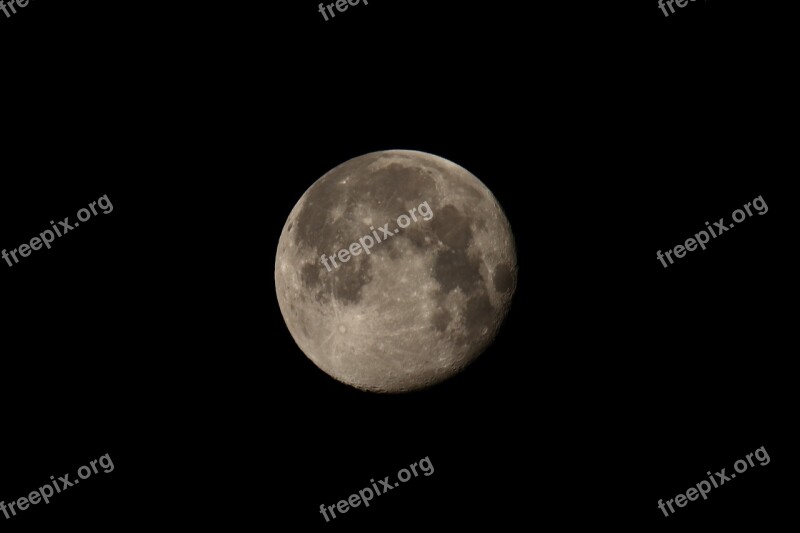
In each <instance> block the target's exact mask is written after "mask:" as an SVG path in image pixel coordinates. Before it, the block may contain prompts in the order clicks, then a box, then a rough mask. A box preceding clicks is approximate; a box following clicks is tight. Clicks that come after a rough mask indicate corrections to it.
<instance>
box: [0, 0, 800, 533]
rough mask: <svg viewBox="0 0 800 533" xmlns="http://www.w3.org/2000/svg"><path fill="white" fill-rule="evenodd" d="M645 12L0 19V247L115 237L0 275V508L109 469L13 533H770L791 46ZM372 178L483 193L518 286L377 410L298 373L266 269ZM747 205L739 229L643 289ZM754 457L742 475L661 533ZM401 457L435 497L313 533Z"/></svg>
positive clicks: (783, 301)
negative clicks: (346, 177)
mask: <svg viewBox="0 0 800 533" xmlns="http://www.w3.org/2000/svg"><path fill="white" fill-rule="evenodd" d="M639 4H640V5H637V6H635V7H633V8H631V9H633V10H632V11H627V10H626V9H624V8H622V7H621V6H617V5H610V4H609V5H605V4H598V3H594V4H592V5H591V6H582V5H581V6H579V5H577V4H575V5H573V4H570V5H566V4H565V5H558V4H555V3H551V4H547V3H545V4H541V5H538V4H537V5H535V6H529V7H520V6H510V5H506V4H499V5H496V6H494V5H490V4H487V3H475V4H468V3H464V2H453V1H443V2H436V3H433V4H432V3H431V2H421V1H418V2H399V1H398V0H385V1H381V0H373V1H372V2H370V5H368V6H363V5H358V6H355V7H352V8H350V9H349V10H348V11H347V12H345V13H344V14H340V15H339V16H337V17H336V18H335V19H334V20H331V21H328V22H325V21H323V19H322V17H321V15H320V14H319V13H318V12H317V11H316V4H315V3H314V2H292V3H291V4H274V3H270V4H269V5H263V6H242V5H236V6H232V5H231V6H227V5H225V6H223V5H220V4H218V3H217V4H203V3H192V4H191V5H190V4H188V3H187V4H185V5H181V4H180V3H178V4H172V5H170V6H169V7H166V6H162V5H156V4H125V5H124V7H123V6H122V5H120V6H116V5H115V6H111V5H110V4H108V3H100V2H80V3H77V2H75V3H71V2H53V1H48V0H32V3H31V4H30V5H29V6H28V7H26V8H23V9H21V10H20V13H18V14H17V15H14V17H13V18H11V19H8V20H6V19H5V18H4V15H2V14H0V42H1V43H2V45H3V47H2V49H3V50H4V52H3V55H2V78H0V79H2V86H3V89H2V94H3V101H4V104H3V106H2V114H1V115H0V121H2V122H0V124H1V125H2V127H3V131H4V134H5V135H4V138H5V140H4V143H3V147H2V148H0V157H1V158H2V163H1V164H2V167H0V168H1V169H2V170H1V171H0V172H1V174H0V176H2V183H3V189H2V192H0V248H5V249H13V248H16V247H18V246H19V245H20V244H22V243H24V242H28V241H30V239H31V238H32V237H34V236H35V235H38V234H39V233H40V232H41V231H43V230H44V229H47V228H48V227H49V224H47V223H48V222H49V221H50V220H56V221H57V220H60V219H63V218H64V217H66V216H70V217H71V220H74V217H75V213H76V212H77V210H78V209H80V208H81V207H85V206H86V205H87V204H88V203H89V202H92V201H95V200H96V199H97V198H98V197H100V196H102V195H104V194H107V195H108V196H109V198H110V200H111V202H112V203H113V205H114V211H113V212H112V213H111V214H109V215H99V216H98V217H93V218H92V219H91V220H90V221H89V222H87V223H86V224H85V225H81V227H80V228H78V229H76V230H75V231H74V232H73V233H70V234H68V235H66V236H65V237H63V238H60V239H57V240H56V242H55V243H54V245H53V249H52V250H49V251H39V252H35V253H33V254H32V255H31V256H30V257H29V258H27V259H24V260H23V262H22V263H21V264H19V265H15V266H14V267H13V268H8V267H7V265H5V263H4V262H3V263H1V264H0V291H2V292H1V293H0V301H2V303H3V305H2V308H3V311H2V317H3V328H2V333H3V343H2V348H1V349H0V356H1V357H2V365H3V366H2V368H0V382H1V383H2V389H0V391H1V394H2V399H3V403H2V405H3V412H4V415H3V417H2V420H3V423H2V425H0V450H2V459H1V460H0V500H4V501H6V502H8V501H9V500H12V499H16V498H19V497H21V496H25V495H27V494H28V493H29V492H30V491H31V490H33V489H34V488H37V487H39V486H41V485H42V484H43V483H44V482H45V481H47V480H48V479H49V476H51V475H54V476H61V475H63V474H64V473H66V472H75V471H76V470H77V468H78V467H80V466H81V465H83V464H87V463H88V462H89V461H90V460H92V459H96V458H97V457H99V456H101V455H103V454H105V453H109V454H110V455H111V457H112V459H113V460H114V464H115V470H114V472H112V473H111V474H108V475H105V474H100V475H97V476H93V477H92V478H89V479H88V480H86V481H85V482H84V484H82V485H80V486H78V487H73V488H71V489H70V490H69V491H67V492H66V493H65V494H61V495H57V496H56V497H54V498H53V501H52V503H51V504H50V505H49V506H43V505H41V504H39V505H37V506H35V507H32V508H30V509H29V510H27V511H25V512H23V513H22V514H21V515H20V516H18V517H16V518H15V519H14V521H15V522H16V523H15V524H14V526H18V527H21V528H25V527H29V528H30V529H41V527H42V526H43V525H46V524H50V523H60V524H75V525H80V526H83V527H89V528H95V527H97V528H100V527H106V528H107V527H109V526H111V527H114V526H116V525H119V524H135V525H143V526H147V525H152V524H153V523H159V524H168V525H173V524H174V525H176V526H185V525H187V524H204V525H205V524H216V523H219V525H224V526H232V525H253V524H257V525H261V524H263V525H266V526H267V527H279V524H292V525H293V529H316V528H319V529H323V530H324V529H338V530H366V529H375V528H381V529H386V530H390V531H391V530H400V529H407V528H408V527H422V526H427V525H434V526H436V525H440V526H456V527H458V526H467V525H469V526H472V525H486V526H489V527H493V528H499V529H506V528H510V527H520V526H523V527H524V526H527V525H528V524H531V525H533V524H537V523H540V522H542V521H546V523H550V522H552V521H555V523H559V524H566V525H572V524H574V523H575V522H583V521H589V522H595V523H596V522H602V523H605V522H609V521H611V523H615V524H616V523H619V522H623V521H625V520H624V519H625V517H626V516H627V515H629V514H631V513H630V512H629V507H628V506H629V505H635V507H636V516H637V517H639V516H641V519H642V520H643V521H644V522H643V523H646V524H649V525H648V526H647V527H648V529H652V527H653V525H655V526H656V527H657V528H660V527H665V528H673V527H674V528H678V529H686V528H689V529H694V528H700V527H703V528H705V527H707V526H708V525H709V524H721V523H730V524H738V523H742V522H743V521H751V522H752V523H759V524H771V523H773V522H777V520H778V517H779V516H780V515H781V514H782V513H783V511H784V510H785V509H787V508H790V504H791V499H792V497H793V495H794V494H795V493H796V490H794V491H793V489H791V485H790V484H789V483H788V480H790V479H791V478H792V476H793V475H794V472H795V470H794V465H793V463H794V460H793V459H792V457H791V452H792V450H794V449H796V447H795V446H794V445H793V441H792V440H790V437H791V435H792V431H791V426H792V409H791V407H792V406H793V405H794V404H796V400H795V398H794V396H795V395H794V393H793V388H792V373H791V367H792V365H791V355H790V352H792V348H793V344H792V343H791V342H790V341H791V339H790V338H789V335H788V333H789V331H790V325H791V324H793V322H794V319H795V316H794V312H793V309H792V305H791V304H792V302H793V301H794V295H795V294H796V289H795V284H794V283H790V282H789V279H790V278H789V274H788V273H789V269H790V268H791V264H792V258H793V256H794V254H793V246H792V243H793V242H794V240H793V238H792V237H793V231H792V230H793V228H794V223H793V221H792V217H791V213H792V211H791V210H792V207H793V205H792V196H791V194H790V192H789V191H790V190H791V187H790V177H789V176H790V175H791V172H792V170H793V167H792V165H791V158H790V157H789V156H790V154H791V149H792V145H791V136H790V134H789V133H787V131H786V128H787V126H789V125H791V124H792V120H791V116H792V115H791V110H790V108H789V101H790V100H789V95H791V94H792V85H791V81H790V80H791V75H790V74H791V69H790V68H789V63H787V54H788V52H789V50H790V47H789V46H788V45H789V43H788V37H789V33H787V31H786V29H785V26H787V25H788V21H789V20H791V19H790V18H789V16H788V14H785V13H784V14H782V13H777V12H774V11H771V10H769V9H768V8H766V7H763V6H760V5H757V4H756V3H754V2H749V3H744V2H742V3H741V4H740V3H736V2H725V3H722V2H718V1H710V2H702V3H701V2H699V1H698V2H692V3H690V4H689V5H688V6H687V7H686V8H683V9H678V12H677V13H676V14H675V15H672V16H670V17H669V18H665V17H663V15H662V14H661V12H660V10H659V9H658V8H657V5H656V3H655V2H650V3H646V2H642V3H639ZM651 4H652V5H651ZM434 6H435V7H434ZM637 9H638V11H637ZM391 148H404V149H415V150H422V151H426V152H430V153H434V154H437V155H440V156H442V157H445V158H447V159H450V160H452V161H454V162H456V163H458V164H460V165H462V166H464V167H465V168H467V169H468V170H470V171H471V172H472V173H473V174H475V175H476V176H477V177H478V178H479V179H481V180H482V181H483V182H484V183H485V184H486V185H487V186H488V187H489V188H490V189H491V190H492V192H493V193H494V194H495V196H496V197H497V198H498V200H499V202H500V204H501V205H502V206H503V208H504V209H505V211H506V214H507V216H508V218H509V220H510V222H511V225H512V228H513V230H514V233H515V237H516V239H517V245H518V255H519V268H520V270H519V286H518V289H517V293H516V295H515V299H514V303H513V306H512V309H511V313H510V315H509V317H508V320H507V321H506V323H505V325H504V327H503V329H502V330H501V332H500V335H499V337H498V338H497V341H496V342H495V344H494V345H493V346H492V347H491V348H490V349H489V350H488V351H487V352H486V353H485V354H484V355H483V356H482V357H481V358H480V359H479V360H478V361H477V362H476V363H475V364H474V365H473V366H472V367H470V368H469V369H467V371H465V372H464V373H463V374H462V375H460V376H458V377H456V378H455V379H453V380H451V381H449V382H447V383H444V384H442V385H440V386H438V387H436V388H434V389H431V390H429V391H424V392H419V393H414V394H408V395H402V396H378V395H373V394H367V393H363V392H359V391H357V390H355V389H351V388H349V387H347V386H345V385H342V384H339V383H338V382H336V381H334V380H332V379H331V378H329V377H328V376H326V375H325V374H324V373H322V372H321V371H320V370H318V369H317V368H316V367H315V366H314V365H313V364H312V363H311V362H310V361H309V360H308V359H307V358H305V356H304V355H303V354H302V353H301V352H300V350H299V349H298V348H297V347H296V345H295V344H294V342H293V341H292V339H291V336H290V335H289V332H288V330H287V329H286V327H285V325H284V323H283V320H282V318H281V316H280V312H279V309H278V306H277V301H276V299H275V296H274V288H273V287H274V283H273V269H274V253H275V249H276V246H277V240H278V237H279V235H280V231H281V229H282V227H283V224H284V222H285V220H286V217H287V216H288V214H289V212H290V210H291V209H292V207H293V206H294V203H295V202H296V201H297V200H298V199H299V198H300V196H301V195H302V193H303V192H304V191H305V190H306V189H307V188H308V187H309V186H310V185H311V184H312V183H313V182H314V181H315V180H316V179H318V178H319V177H321V176H322V175H323V174H324V173H325V172H327V171H328V170H330V169H331V168H333V167H334V166H336V165H338V164H339V163H342V162H344V161H346V160H348V159H350V158H352V157H356V156H358V155H362V154H364V153H367V152H370V151H375V150H383V149H391ZM759 195H762V196H763V197H764V200H765V202H766V203H767V205H768V206H769V212H768V213H767V214H766V215H764V216H755V217H753V218H751V219H748V220H747V221H746V222H744V223H742V224H741V225H740V226H737V227H735V228H734V229H732V230H731V231H729V232H727V233H725V234H724V235H723V236H721V237H720V238H719V239H714V240H713V241H712V242H711V243H710V244H709V245H708V249H707V250H706V251H702V252H699V251H696V252H692V253H690V254H688V257H686V258H684V259H681V260H679V261H678V263H677V264H675V265H673V266H671V267H669V268H668V269H664V268H663V267H662V266H661V264H660V263H659V262H658V261H657V260H655V257H654V255H655V252H656V251H657V250H659V249H660V250H662V251H663V250H666V249H668V248H671V247H674V246H675V245H677V244H679V243H682V242H684V241H685V240H686V239H687V238H689V237H691V236H692V235H694V234H695V233H697V232H698V231H699V230H701V229H704V228H705V221H706V220H708V221H709V222H711V223H712V224H713V222H714V221H716V220H718V219H719V218H720V217H725V218H726V221H727V220H729V219H730V214H731V212H732V211H733V210H734V209H736V208H739V207H741V206H742V205H744V204H745V203H747V202H750V201H752V200H753V198H755V197H757V196H759ZM640 252H641V253H640ZM648 254H649V255H650V258H651V259H650V266H649V267H648V266H647V263H646V262H645V261H644V259H643V258H644V257H646V256H647V255H648ZM648 268H649V269H650V270H648ZM760 446H765V447H766V449H767V451H768V452H769V454H770V457H771V460H772V462H771V463H770V464H769V465H768V466H766V467H760V466H759V467H756V468H753V469H752V471H750V470H748V472H747V473H746V475H745V474H743V475H741V476H740V477H737V479H735V480H733V481H732V482H731V483H730V484H729V485H725V486H724V487H722V488H720V489H715V490H714V491H712V493H711V494H710V497H709V498H710V499H709V500H708V501H702V502H692V503H690V504H689V505H688V506H687V507H686V508H683V509H680V510H679V511H678V512H677V513H676V514H675V515H674V516H671V517H669V518H664V517H663V515H662V514H661V511H659V510H658V509H657V508H655V506H654V504H655V503H657V501H658V499H665V500H666V499H670V498H674V496H675V495H676V494H677V493H678V492H679V491H682V492H685V491H686V489H688V488H689V487H690V486H693V485H694V484H696V483H697V482H699V481H701V480H703V479H705V478H706V477H707V476H705V475H704V474H705V472H706V471H708V470H711V471H712V472H716V471H718V470H720V469H721V468H727V469H728V471H730V470H731V468H732V465H733V462H734V461H736V460H737V459H740V458H743V457H744V456H745V455H746V454H748V453H752V452H753V451H754V450H755V449H756V448H758V447H760ZM426 456H427V457H429V458H430V461H431V463H432V464H433V466H434V468H435V472H434V474H433V475H431V476H430V477H423V476H420V477H418V478H414V479H413V480H412V481H410V482H408V483H406V484H403V485H401V486H400V487H398V488H397V489H396V490H394V491H392V492H391V493H390V494H387V495H385V497H378V498H376V499H375V500H373V502H372V505H371V506H370V507H369V508H363V506H362V507H358V508H356V509H353V510H351V511H350V512H348V513H347V514H346V515H344V516H341V517H339V518H337V519H336V520H334V521H333V522H330V523H325V521H324V519H323V518H322V516H321V515H320V514H319V505H320V504H323V503H324V504H326V505H335V503H336V502H337V501H339V500H340V499H346V498H347V497H348V496H349V495H350V494H353V493H355V492H357V491H358V490H360V489H362V488H364V487H366V486H368V485H369V484H370V483H369V480H370V479H372V478H374V479H376V480H378V479H382V478H383V477H385V476H387V475H388V476H391V477H392V478H394V477H395V476H396V473H397V471H398V470H399V469H400V468H403V467H406V466H408V465H409V464H410V463H412V462H416V461H419V460H420V459H421V458H423V457H426ZM72 475H73V476H74V474H72ZM645 487H648V488H649V489H648V490H642V489H643V488H645ZM645 495H646V496H647V497H646V498H645V497H644V496H645ZM645 504H648V505H650V506H652V507H651V509H650V510H649V511H648V512H649V513H651V514H650V515H649V517H648V512H645V511H644V508H645ZM337 515H338V513H337ZM609 519H610V520H609ZM3 520H5V518H4V517H0V521H3ZM653 520H655V523H654V522H652V521H653ZM8 523H9V524H10V523H11V521H9V522H8ZM637 529H641V528H637Z"/></svg>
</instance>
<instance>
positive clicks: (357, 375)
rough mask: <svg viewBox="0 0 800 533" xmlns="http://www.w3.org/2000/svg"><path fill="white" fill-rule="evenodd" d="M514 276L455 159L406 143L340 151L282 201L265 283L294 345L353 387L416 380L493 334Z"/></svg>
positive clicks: (393, 389)
mask: <svg viewBox="0 0 800 533" xmlns="http://www.w3.org/2000/svg"><path fill="white" fill-rule="evenodd" d="M516 284H517V257H516V249H515V245H514V237H513V235H512V232H511V228H510V226H509V223H508V220H507V219H506V216H505V214H504V213H503V210H502V209H501V207H500V205H499V204H498V202H497V200H496V199H495V197H494V195H492V193H491V192H490V191H489V189H488V188H487V187H486V186H485V185H484V184H483V183H481V181H480V180H478V178H476V177H475V176H473V175H472V174H470V173H469V172H468V171H467V170H465V169H464V168H462V167H460V166H458V165H456V164H454V163H452V162H450V161H448V160H446V159H443V158H441V157H437V156H435V155H431V154H426V153H423V152H415V151H408V150H387V151H383V152H374V153H370V154H366V155H363V156H360V157H356V158H354V159H351V160H349V161H347V162H345V163H343V164H341V165H339V166H337V167H336V168H334V169H333V170H331V171H330V172H328V173H327V174H325V175H324V176H322V177H321V178H320V179H319V180H317V181H316V182H315V183H314V184H313V185H312V186H311V187H310V188H309V189H308V190H307V191H306V192H305V194H304V195H303V196H302V197H301V198H300V200H299V201H298V202H297V205H295V206H294V209H292V211H291V213H290V214H289V218H288V219H287V220H286V224H285V225H284V227H283V232H282V233H281V237H280V240H279V242H278V251H277V254H276V258H275V289H276V292H277V296H278V304H279V305H280V309H281V313H282V314H283V318H284V320H285V321H286V326H287V327H288V328H289V332H290V333H291V335H292V337H293V338H294V340H295V342H296V343H297V345H298V346H299V348H300V349H301V350H302V351H303V353H305V354H306V356H307V357H308V358H309V359H310V360H311V361H312V362H313V363H314V364H315V365H316V366H317V367H319V368H320V369H322V370H323V371H324V372H326V373H327V374H328V375H330V376H331V377H333V378H335V379H337V380H339V381H341V382H343V383H346V384H348V385H352V386H353V387H357V388H359V389H362V390H366V391H372V392H381V393H399V392H408V391H413V390H419V389H424V388H427V387H430V386H432V385H435V384H437V383H440V382H442V381H444V380H446V379H448V378H450V377H452V376H454V375H456V374H457V373H458V372H460V371H461V370H463V369H464V368H465V367H466V366H467V365H469V364H470V363H471V362H472V361H474V360H475V359H476V358H477V357H478V356H479V355H480V354H481V353H482V352H483V351H484V350H485V349H486V348H487V347H488V346H489V345H490V344H491V342H492V341H493V340H494V338H495V336H496V335H497V332H498V330H499V328H500V325H501V324H502V322H503V320H504V318H505V317H506V314H507V313H508V309H509V306H510V304H511V298H512V296H513V294H514V290H515V288H516Z"/></svg>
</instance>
